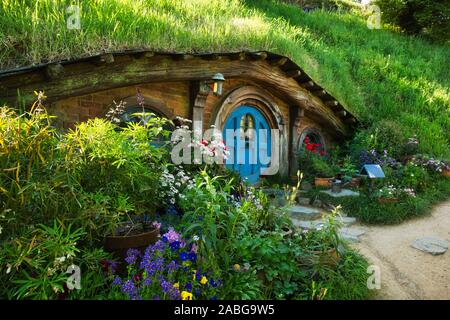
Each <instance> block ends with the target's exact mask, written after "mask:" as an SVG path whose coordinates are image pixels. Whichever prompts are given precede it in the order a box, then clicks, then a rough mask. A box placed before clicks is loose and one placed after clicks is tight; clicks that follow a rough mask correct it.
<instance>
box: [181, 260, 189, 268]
mask: <svg viewBox="0 0 450 320" xmlns="http://www.w3.org/2000/svg"><path fill="white" fill-rule="evenodd" d="M190 265H191V262H190V261H189V260H188V261H183V267H189V266H190Z"/></svg>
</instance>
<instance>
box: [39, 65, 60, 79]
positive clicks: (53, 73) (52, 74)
mask: <svg viewBox="0 0 450 320" xmlns="http://www.w3.org/2000/svg"><path fill="white" fill-rule="evenodd" d="M44 74H45V77H46V78H47V79H48V80H55V79H59V78H61V77H62V76H63V75H64V67H63V65H62V64H60V63H55V64H49V65H47V66H46V67H45V69H44Z"/></svg>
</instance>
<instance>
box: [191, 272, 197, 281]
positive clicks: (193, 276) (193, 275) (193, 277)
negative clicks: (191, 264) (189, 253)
mask: <svg viewBox="0 0 450 320" xmlns="http://www.w3.org/2000/svg"><path fill="white" fill-rule="evenodd" d="M192 273H193V274H192V280H195V274H196V273H197V270H192Z"/></svg>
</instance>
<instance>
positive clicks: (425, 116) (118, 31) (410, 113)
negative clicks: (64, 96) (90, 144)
mask: <svg viewBox="0 0 450 320" xmlns="http://www.w3.org/2000/svg"><path fill="white" fill-rule="evenodd" d="M76 3H77V1H69V0H67V1H63V0H39V1H32V0H28V1H26V0H3V1H2V2H1V3H0V68H2V69H5V68H11V67H16V66H23V65H31V64H36V63H41V62H48V61H53V60H61V59H68V58H69V59H70V58H75V57H81V56H86V55H90V54H94V53H98V52H102V51H115V50H121V49H129V48H147V49H152V50H163V51H183V52H207V51H208V52H209V51H222V52H225V51H237V50H270V51H274V52H277V53H280V54H284V55H287V56H289V57H290V58H292V59H293V60H294V61H295V62H297V63H298V64H299V65H300V66H301V67H303V68H304V69H305V70H306V71H307V72H308V73H309V74H310V75H311V76H312V77H313V78H314V79H315V80H317V81H318V82H319V83H321V84H322V85H323V86H324V87H326V88H327V90H329V91H330V92H331V93H332V94H333V95H334V96H336V98H338V99H339V100H340V101H341V102H342V103H343V104H344V105H346V106H347V107H348V108H349V109H350V110H351V111H352V112H353V113H354V114H355V115H357V116H358V117H359V119H360V121H361V123H362V125H363V126H366V127H370V126H373V125H377V123H378V121H380V120H382V119H385V118H388V119H391V120H394V121H396V122H397V123H398V125H399V127H400V128H401V130H402V132H404V135H405V136H407V135H412V134H414V133H416V134H418V136H419V137H420V138H421V141H423V142H425V143H422V144H421V148H422V151H423V152H429V153H432V154H434V155H437V156H444V157H447V158H450V148H449V141H450V120H449V119H450V92H449V87H450V74H449V68H448V66H449V65H450V63H449V62H450V61H449V60H450V48H449V46H448V45H436V44H430V43H428V42H426V41H424V40H421V39H416V38H411V37H406V36H403V35H401V34H398V33H395V32H394V31H392V30H388V29H382V30H369V29H368V28H367V26H366V22H365V20H364V19H362V18H361V17H358V16H355V15H351V14H349V13H339V12H336V13H329V12H323V11H315V12H313V13H310V14H306V13H303V12H302V10H301V9H299V8H298V7H293V6H290V5H286V4H283V3H279V2H277V1H271V0H184V1H183V0H120V1H119V0H92V1H79V2H78V5H79V6H80V8H81V14H82V15H81V30H69V29H67V27H66V18H67V17H68V15H67V14H66V13H65V8H66V6H67V5H69V4H76Z"/></svg>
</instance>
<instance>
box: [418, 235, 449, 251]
mask: <svg viewBox="0 0 450 320" xmlns="http://www.w3.org/2000/svg"><path fill="white" fill-rule="evenodd" d="M411 246H412V247H413V248H415V249H418V250H421V251H424V252H428V253H431V254H432V255H438V254H443V253H445V251H447V249H448V242H447V241H445V240H441V239H438V238H432V237H424V238H419V239H416V240H414V241H413V242H412V244H411Z"/></svg>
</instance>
